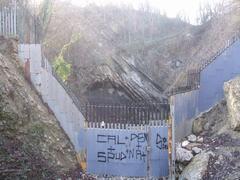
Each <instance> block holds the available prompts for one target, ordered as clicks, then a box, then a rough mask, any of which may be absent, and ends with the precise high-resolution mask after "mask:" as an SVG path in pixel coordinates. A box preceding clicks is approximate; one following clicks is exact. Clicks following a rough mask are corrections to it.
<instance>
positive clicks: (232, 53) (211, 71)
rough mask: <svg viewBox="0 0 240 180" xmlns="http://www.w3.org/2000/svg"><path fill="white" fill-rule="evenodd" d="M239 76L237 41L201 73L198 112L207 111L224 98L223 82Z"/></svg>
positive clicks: (238, 47)
mask: <svg viewBox="0 0 240 180" xmlns="http://www.w3.org/2000/svg"><path fill="white" fill-rule="evenodd" d="M239 74H240V41H237V42H235V43H234V44H233V45H232V46H231V47H229V48H228V49H227V50H226V51H225V52H224V53H223V54H222V55H220V56H219V57H217V59H216V60H215V61H213V62H212V63H211V64H209V65H208V66H207V67H206V68H205V69H204V70H203V71H202V72H201V78H200V94H199V105H198V106H199V111H200V112H203V111H206V110H208V109H209V108H211V107H212V106H214V105H215V104H217V103H218V102H219V101H220V100H221V99H222V98H224V91H223V85H224V82H226V81H229V80H230V79H232V78H234V77H236V76H237V75H239Z"/></svg>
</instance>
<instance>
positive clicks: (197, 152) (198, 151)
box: [192, 147, 202, 154]
mask: <svg viewBox="0 0 240 180" xmlns="http://www.w3.org/2000/svg"><path fill="white" fill-rule="evenodd" d="M192 151H193V154H199V153H200V152H201V151H202V149H201V148H199V147H194V148H192Z"/></svg>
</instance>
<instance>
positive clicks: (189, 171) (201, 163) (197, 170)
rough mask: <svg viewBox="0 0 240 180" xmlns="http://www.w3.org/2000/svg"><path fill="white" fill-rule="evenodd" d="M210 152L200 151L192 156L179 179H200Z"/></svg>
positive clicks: (205, 168) (205, 169)
mask: <svg viewBox="0 0 240 180" xmlns="http://www.w3.org/2000/svg"><path fill="white" fill-rule="evenodd" d="M212 154H213V153H211V152H202V153H201V154H198V155H197V156H195V157H194V158H193V160H192V161H191V162H190V164H189V165H188V166H187V167H186V168H185V169H184V171H183V172H182V174H181V175H180V177H179V180H186V179H187V180H193V179H194V180H201V179H203V176H204V174H205V172H206V171H207V164H208V162H209V159H210V155H212Z"/></svg>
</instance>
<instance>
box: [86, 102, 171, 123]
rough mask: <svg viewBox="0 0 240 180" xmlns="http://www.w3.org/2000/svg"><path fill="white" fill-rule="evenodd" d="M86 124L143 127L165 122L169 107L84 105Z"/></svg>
mask: <svg viewBox="0 0 240 180" xmlns="http://www.w3.org/2000/svg"><path fill="white" fill-rule="evenodd" d="M83 109H84V115H85V118H86V121H87V122H95V123H101V122H104V123H119V124H134V125H145V124H149V123H150V122H151V121H166V120H167V119H168V118H169V112H170V106H169V104H168V103H167V102H156V103H155V102H139V103H128V104H86V105H85V106H84V107H83Z"/></svg>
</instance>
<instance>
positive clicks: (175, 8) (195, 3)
mask: <svg viewBox="0 0 240 180" xmlns="http://www.w3.org/2000/svg"><path fill="white" fill-rule="evenodd" d="M144 1H145V0H72V3H73V4H75V5H78V6H86V5H87V4H89V3H95V4H97V5H107V4H113V5H120V4H132V5H133V6H134V7H136V8H137V7H138V5H139V3H140V2H144ZM148 1H149V4H150V6H152V7H154V8H156V9H159V10H161V11H164V12H166V15H167V16H168V17H176V15H177V14H179V12H180V13H181V14H182V13H184V14H186V15H187V16H188V17H189V19H190V22H191V23H193V24H194V23H196V22H195V21H196V18H197V12H198V10H199V5H200V4H206V3H210V4H215V3H217V2H222V1H223V0H148Z"/></svg>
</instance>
